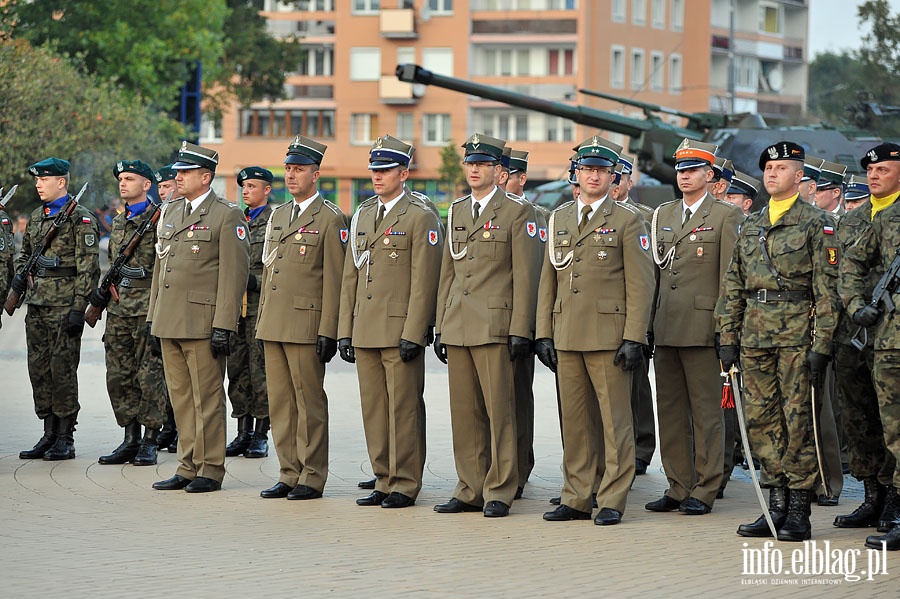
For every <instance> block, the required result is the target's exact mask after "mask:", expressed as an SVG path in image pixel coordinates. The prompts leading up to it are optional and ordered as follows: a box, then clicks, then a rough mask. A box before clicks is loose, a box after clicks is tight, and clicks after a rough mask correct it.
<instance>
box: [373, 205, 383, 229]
mask: <svg viewBox="0 0 900 599" xmlns="http://www.w3.org/2000/svg"><path fill="white" fill-rule="evenodd" d="M382 220H384V204H382V203H381V202H378V214H376V215H375V232H376V233H377V232H378V231H380V230H381V229H380V227H381V221H382Z"/></svg>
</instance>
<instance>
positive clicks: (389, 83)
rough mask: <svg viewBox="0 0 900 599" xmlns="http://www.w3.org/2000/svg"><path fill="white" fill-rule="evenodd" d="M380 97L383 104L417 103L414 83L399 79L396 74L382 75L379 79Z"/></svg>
mask: <svg viewBox="0 0 900 599" xmlns="http://www.w3.org/2000/svg"><path fill="white" fill-rule="evenodd" d="M378 97H379V99H380V100H381V103H382V104H415V103H416V97H415V96H413V85H412V83H406V82H403V81H400V80H399V79H397V77H396V76H394V75H382V77H381V79H380V80H379V81H378Z"/></svg>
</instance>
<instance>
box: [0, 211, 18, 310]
mask: <svg viewBox="0 0 900 599" xmlns="http://www.w3.org/2000/svg"><path fill="white" fill-rule="evenodd" d="M15 255H16V244H15V240H14V239H13V232H12V221H11V220H10V218H9V216H8V215H7V214H6V213H5V212H4V211H2V210H0V297H2V298H3V299H4V300H6V294H8V293H9V282H10V281H11V280H12V276H13V272H14V271H13V257H14V256H15Z"/></svg>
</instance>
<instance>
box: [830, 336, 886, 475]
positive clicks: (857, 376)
mask: <svg viewBox="0 0 900 599" xmlns="http://www.w3.org/2000/svg"><path fill="white" fill-rule="evenodd" d="M874 359H875V356H874V352H873V350H872V348H871V347H866V349H865V351H863V352H860V351H859V350H857V349H856V348H855V347H853V346H852V345H845V344H843V343H837V344H835V352H834V374H835V377H836V378H837V382H838V385H839V386H840V388H841V389H842V390H843V393H838V394H837V395H838V397H839V398H840V400H841V402H842V406H841V407H842V410H841V412H842V413H841V418H842V419H843V426H844V434H845V435H847V446H848V460H849V463H850V472H851V474H853V476H854V477H856V478H857V479H859V480H862V479H864V478H869V477H872V476H877V477H878V481H879V482H880V483H881V484H883V485H890V484H891V479H892V478H893V476H894V464H895V460H894V456H893V454H891V452H889V451H888V450H887V448H886V447H885V444H884V443H885V440H884V431H883V430H882V427H881V414H880V413H879V409H878V394H877V393H876V392H875V383H874V382H873V381H872V367H873V362H874Z"/></svg>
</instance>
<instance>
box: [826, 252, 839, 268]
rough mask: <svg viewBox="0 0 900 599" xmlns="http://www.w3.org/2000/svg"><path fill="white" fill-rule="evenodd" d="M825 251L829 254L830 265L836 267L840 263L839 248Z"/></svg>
mask: <svg viewBox="0 0 900 599" xmlns="http://www.w3.org/2000/svg"><path fill="white" fill-rule="evenodd" d="M825 251H826V252H827V253H828V264H831V265H832V266H834V265H835V264H837V263H838V250H837V248H825Z"/></svg>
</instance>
